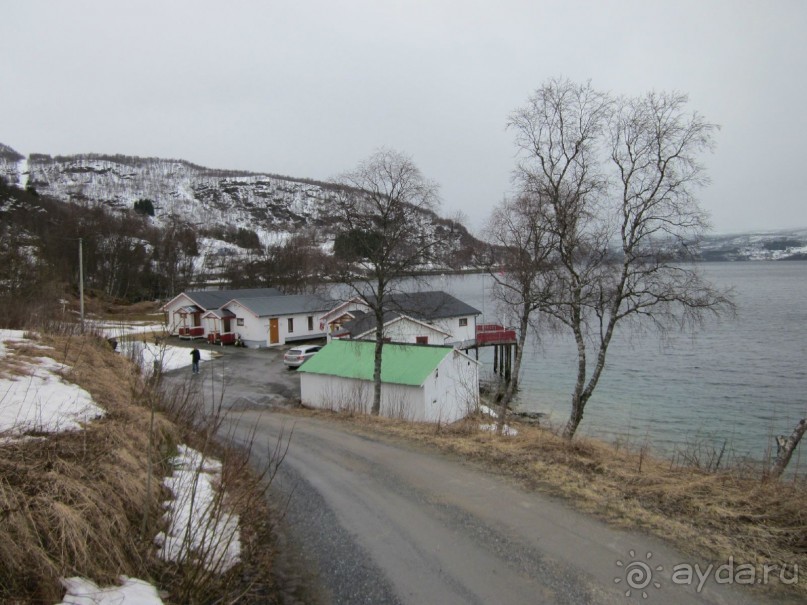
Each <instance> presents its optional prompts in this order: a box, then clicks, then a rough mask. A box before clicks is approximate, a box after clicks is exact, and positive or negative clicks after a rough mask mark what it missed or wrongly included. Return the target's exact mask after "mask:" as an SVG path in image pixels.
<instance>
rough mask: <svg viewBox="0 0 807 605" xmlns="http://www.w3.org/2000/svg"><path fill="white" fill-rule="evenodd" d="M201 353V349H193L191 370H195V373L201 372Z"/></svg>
mask: <svg viewBox="0 0 807 605" xmlns="http://www.w3.org/2000/svg"><path fill="white" fill-rule="evenodd" d="M201 356H202V355H201V353H199V349H197V348H195V347H194V349H193V351H191V362H193V363H191V370H193V373H194V374H198V373H199V358H200V357H201Z"/></svg>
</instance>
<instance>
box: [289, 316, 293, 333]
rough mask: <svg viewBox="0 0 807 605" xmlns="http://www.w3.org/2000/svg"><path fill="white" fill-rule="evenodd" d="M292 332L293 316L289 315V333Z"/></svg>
mask: <svg viewBox="0 0 807 605" xmlns="http://www.w3.org/2000/svg"><path fill="white" fill-rule="evenodd" d="M291 332H294V318H293V317H289V333H291Z"/></svg>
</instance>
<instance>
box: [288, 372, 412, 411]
mask: <svg viewBox="0 0 807 605" xmlns="http://www.w3.org/2000/svg"><path fill="white" fill-rule="evenodd" d="M300 400H301V401H302V403H303V405H307V406H310V407H315V408H320V409H326V410H334V411H347V412H357V413H364V414H369V413H370V409H371V408H372V405H373V383H372V381H369V380H357V379H354V378H342V377H338V376H328V375H324V374H306V373H302V374H301V376H300ZM381 415H382V416H385V417H387V418H400V419H403V420H412V421H423V420H426V414H425V400H424V392H423V389H422V388H420V387H412V386H406V385H397V384H383V385H381Z"/></svg>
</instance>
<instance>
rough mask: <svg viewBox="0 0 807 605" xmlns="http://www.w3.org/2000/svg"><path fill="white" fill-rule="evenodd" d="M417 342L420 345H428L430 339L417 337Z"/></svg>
mask: <svg viewBox="0 0 807 605" xmlns="http://www.w3.org/2000/svg"><path fill="white" fill-rule="evenodd" d="M415 342H416V343H417V344H419V345H427V344H429V337H428V336H415Z"/></svg>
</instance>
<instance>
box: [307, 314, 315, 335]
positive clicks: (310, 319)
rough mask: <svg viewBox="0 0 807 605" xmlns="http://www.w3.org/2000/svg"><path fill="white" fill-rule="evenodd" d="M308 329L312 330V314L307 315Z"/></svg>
mask: <svg viewBox="0 0 807 605" xmlns="http://www.w3.org/2000/svg"><path fill="white" fill-rule="evenodd" d="M308 331H309V332H313V331H314V316H313V315H309V316H308Z"/></svg>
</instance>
